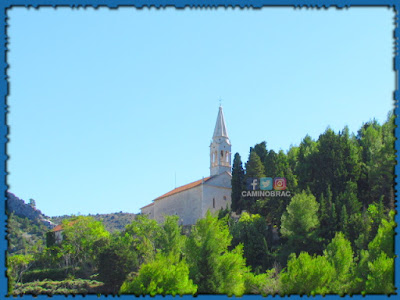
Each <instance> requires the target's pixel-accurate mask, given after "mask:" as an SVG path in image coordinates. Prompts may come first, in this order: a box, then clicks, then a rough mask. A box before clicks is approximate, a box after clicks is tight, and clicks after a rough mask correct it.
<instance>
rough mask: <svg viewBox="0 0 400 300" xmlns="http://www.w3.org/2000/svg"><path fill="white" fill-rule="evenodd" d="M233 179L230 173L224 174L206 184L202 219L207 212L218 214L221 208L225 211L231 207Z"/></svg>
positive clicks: (204, 186)
mask: <svg viewBox="0 0 400 300" xmlns="http://www.w3.org/2000/svg"><path fill="white" fill-rule="evenodd" d="M231 179H232V176H230V175H229V174H228V173H222V174H221V175H218V176H215V177H214V178H212V179H210V180H208V181H207V182H205V183H204V185H203V202H202V214H201V216H202V217H204V216H205V215H206V213H207V210H210V211H211V212H217V211H219V210H220V209H221V208H222V209H225V208H226V206H227V205H228V207H230V206H231V202H232V201H231V192H232V187H231ZM214 204H215V205H214Z"/></svg>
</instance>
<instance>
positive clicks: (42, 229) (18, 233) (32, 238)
mask: <svg viewBox="0 0 400 300" xmlns="http://www.w3.org/2000/svg"><path fill="white" fill-rule="evenodd" d="M48 230H49V228H48V227H47V226H45V225H44V224H43V223H42V222H40V220H39V219H37V220H30V219H28V218H26V217H25V218H24V217H19V216H17V215H15V214H14V213H11V214H10V215H9V216H8V219H7V233H8V234H7V240H8V252H9V253H10V254H11V253H12V254H28V253H32V252H35V249H37V250H40V249H41V248H42V246H44V245H45V243H46V232H47V231H48Z"/></svg>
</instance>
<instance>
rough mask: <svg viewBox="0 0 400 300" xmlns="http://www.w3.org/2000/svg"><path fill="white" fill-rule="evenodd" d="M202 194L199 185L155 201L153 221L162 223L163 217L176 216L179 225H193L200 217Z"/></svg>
mask: <svg viewBox="0 0 400 300" xmlns="http://www.w3.org/2000/svg"><path fill="white" fill-rule="evenodd" d="M202 194H203V189H202V185H199V186H196V187H194V188H191V189H189V190H186V191H182V192H179V193H176V194H174V195H171V196H168V197H165V198H162V199H159V200H156V201H155V202H154V205H153V206H154V216H155V219H156V220H157V222H159V223H162V222H163V221H164V216H165V215H178V216H179V217H180V219H179V224H180V225H192V224H195V223H196V221H197V219H199V218H200V217H201V215H202V210H201V199H202Z"/></svg>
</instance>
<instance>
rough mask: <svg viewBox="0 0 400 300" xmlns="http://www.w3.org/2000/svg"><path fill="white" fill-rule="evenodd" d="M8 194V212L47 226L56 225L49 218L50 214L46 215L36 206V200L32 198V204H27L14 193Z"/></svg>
mask: <svg viewBox="0 0 400 300" xmlns="http://www.w3.org/2000/svg"><path fill="white" fill-rule="evenodd" d="M6 196H7V201H6V212H7V214H11V213H13V214H14V215H16V216H18V217H21V218H27V219H29V220H31V221H35V222H40V223H42V224H43V225H45V226H46V227H47V228H53V227H54V226H56V224H54V223H53V222H51V221H50V220H49V217H48V216H46V215H44V214H43V213H42V212H41V211H40V210H39V209H37V208H36V205H35V202H34V200H32V203H31V204H27V203H25V201H24V200H22V199H20V198H18V197H17V196H15V195H14V194H12V193H9V192H7V193H6Z"/></svg>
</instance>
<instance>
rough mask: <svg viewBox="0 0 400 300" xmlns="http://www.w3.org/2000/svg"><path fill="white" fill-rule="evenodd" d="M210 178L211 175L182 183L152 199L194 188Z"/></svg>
mask: <svg viewBox="0 0 400 300" xmlns="http://www.w3.org/2000/svg"><path fill="white" fill-rule="evenodd" d="M210 178H211V176H210V177H206V178H204V179H200V180H197V181H194V182H192V183H188V184H185V185H182V186H180V187H177V188H176V189H173V190H172V191H169V192H168V193H165V194H164V195H162V196H160V197H157V198H156V199H154V201H156V200H160V199H162V198H165V197H168V196H171V195H175V194H177V193H180V192H183V191H186V190H189V189H191V188H194V187H196V186H198V185H200V184H201V183H202V182H203V181H204V182H206V181H207V180H209V179H210Z"/></svg>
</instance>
